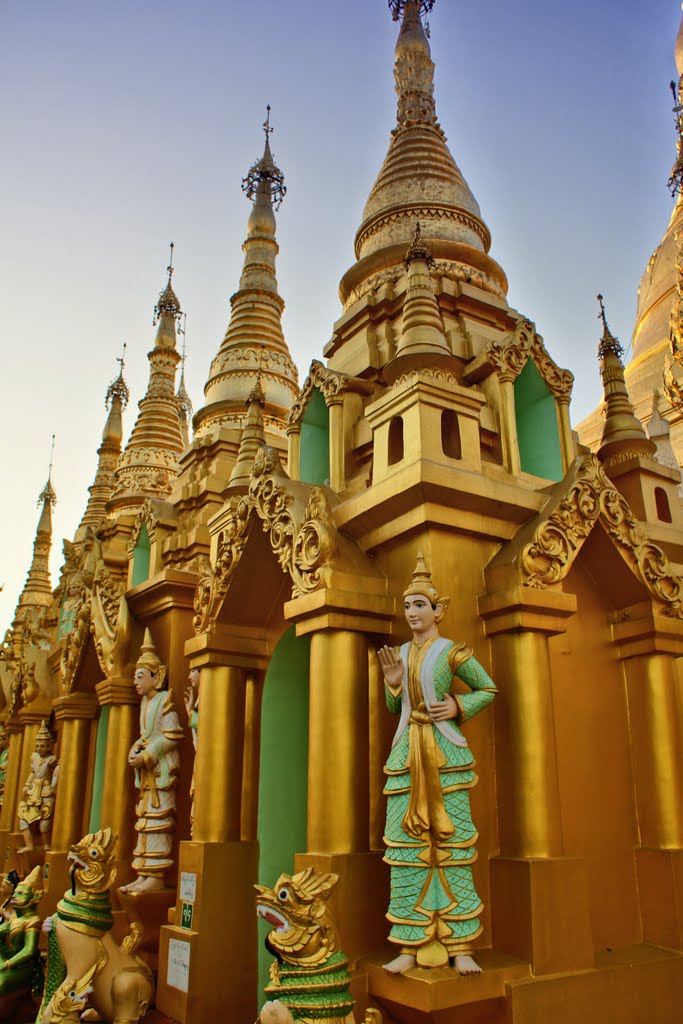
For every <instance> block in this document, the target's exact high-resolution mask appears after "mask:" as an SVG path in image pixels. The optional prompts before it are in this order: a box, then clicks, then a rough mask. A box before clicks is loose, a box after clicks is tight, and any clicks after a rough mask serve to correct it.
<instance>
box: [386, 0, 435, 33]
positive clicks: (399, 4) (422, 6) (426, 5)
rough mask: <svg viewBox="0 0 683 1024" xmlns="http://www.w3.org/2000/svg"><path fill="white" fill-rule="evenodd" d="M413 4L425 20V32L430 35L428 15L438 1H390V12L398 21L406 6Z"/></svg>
mask: <svg viewBox="0 0 683 1024" xmlns="http://www.w3.org/2000/svg"><path fill="white" fill-rule="evenodd" d="M410 2H413V3H414V4H415V6H416V7H417V9H418V13H419V15H420V17H424V18H425V32H426V33H427V35H429V22H428V21H427V20H426V19H427V15H428V14H431V12H432V9H433V7H434V4H435V3H436V0H388V3H389V10H390V11H391V16H392V18H393V19H394V21H398V20H399V18H400V17H401V15H402V14H403V10H404V8H405V7H406V5H407V4H408V3H410Z"/></svg>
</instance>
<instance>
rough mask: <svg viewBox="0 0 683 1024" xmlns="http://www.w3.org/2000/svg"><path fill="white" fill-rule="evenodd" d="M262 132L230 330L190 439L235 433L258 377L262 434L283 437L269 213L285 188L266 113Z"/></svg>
mask: <svg viewBox="0 0 683 1024" xmlns="http://www.w3.org/2000/svg"><path fill="white" fill-rule="evenodd" d="M264 129H265V133H266V141H265V147H264V151H263V156H262V157H261V159H260V160H258V161H257V162H256V163H255V164H254V165H253V167H252V168H251V170H250V171H249V173H248V175H247V177H246V178H245V179H244V181H243V182H242V188H243V190H244V192H245V193H246V195H247V198H248V199H251V200H252V201H253V204H254V205H253V208H252V211H251V214H250V216H249V222H248V227H247V238H246V241H245V243H244V246H243V251H244V266H243V269H242V276H241V278H240V285H239V290H238V291H237V292H235V294H234V295H233V296H232V298H231V299H230V304H231V306H232V314H231V317H230V324H229V326H228V329H227V331H226V333H225V337H224V338H223V341H222V343H221V346H220V349H219V350H218V354H217V355H216V357H215V359H214V360H213V363H212V364H211V370H210V373H209V379H208V381H207V383H206V386H205V388H204V395H205V402H204V405H203V407H202V408H201V409H200V410H199V411H198V412H197V413H196V415H195V418H194V428H195V432H196V433H201V434H206V433H207V432H210V431H211V430H214V429H217V428H220V427H227V428H233V429H240V428H241V423H242V417H243V415H244V406H245V402H246V401H247V397H248V395H249V394H250V392H251V390H252V388H253V387H254V385H255V383H256V380H257V378H259V377H260V379H261V381H262V387H263V394H264V398H265V405H264V408H263V415H264V422H265V426H266V429H267V430H268V431H271V432H273V433H274V434H276V435H279V436H280V437H284V435H285V419H286V416H287V412H288V410H289V409H290V408H291V406H292V403H293V402H294V399H295V398H296V396H297V393H298V389H299V385H298V376H297V371H296V367H295V365H294V363H293V362H292V357H291V355H290V353H289V349H288V347H287V343H286V342H285V338H284V335H283V333H282V323H281V316H282V311H283V310H284V306H285V304H284V302H283V300H282V298H281V297H280V295H279V293H278V288H277V278H276V276H275V258H276V256H277V254H278V251H279V249H278V244H277V242H276V240H275V214H274V211H273V206H275V207H276V208H277V207H279V205H280V203H281V202H282V200H283V198H284V196H285V193H286V188H285V184H284V176H283V174H282V172H281V171H280V169H279V168H278V167H277V166H276V164H275V161H274V160H273V155H272V153H271V150H270V140H269V135H270V133H271V132H272V130H273V129H272V128H271V126H270V107H268V118H267V120H266V122H265V124H264ZM261 364H262V366H261ZM260 366H261V369H259V367H260Z"/></svg>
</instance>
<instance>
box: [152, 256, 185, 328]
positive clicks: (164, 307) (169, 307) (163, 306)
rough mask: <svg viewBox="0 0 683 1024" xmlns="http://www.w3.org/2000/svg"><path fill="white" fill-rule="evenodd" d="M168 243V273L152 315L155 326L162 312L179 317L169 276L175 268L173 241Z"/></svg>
mask: <svg viewBox="0 0 683 1024" xmlns="http://www.w3.org/2000/svg"><path fill="white" fill-rule="evenodd" d="M170 244H171V256H170V259H169V261H168V266H167V267H166V271H167V273H168V281H167V282H166V287H165V288H164V290H163V291H162V292H161V294H160V295H159V298H158V299H157V304H156V306H155V307H154V316H153V318H152V325H153V326H155V325H156V323H157V322H158V321H159V320H160V319H161V316H162V313H170V314H171V316H172V317H173V319H174V320H179V319H180V313H181V310H180V302H179V301H178V296H177V295H176V293H175V292H174V291H173V287H172V285H171V278H172V277H173V271H174V269H175V268H174V266H173V250H174V249H175V244H174V243H173V242H171V243H170Z"/></svg>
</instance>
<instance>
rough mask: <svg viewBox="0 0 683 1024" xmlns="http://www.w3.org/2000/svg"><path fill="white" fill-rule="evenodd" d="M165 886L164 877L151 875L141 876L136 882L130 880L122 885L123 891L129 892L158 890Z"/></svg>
mask: <svg viewBox="0 0 683 1024" xmlns="http://www.w3.org/2000/svg"><path fill="white" fill-rule="evenodd" d="M163 888H164V880H163V878H152V876H151V875H144V876H141V877H140V878H136V879H135V881H134V882H129V883H128V885H126V886H121V890H122V892H129V893H131V894H135V893H139V892H158V891H159V890H160V889H163Z"/></svg>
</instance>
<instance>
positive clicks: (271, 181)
mask: <svg viewBox="0 0 683 1024" xmlns="http://www.w3.org/2000/svg"><path fill="white" fill-rule="evenodd" d="M263 130H264V132H265V136H266V142H265V146H264V148H263V156H262V157H261V159H260V160H257V161H256V163H255V164H252V166H251V167H250V168H249V171H248V173H247V176H246V178H243V179H242V191H243V192H244V193H245V194H246V196H247V199H251V200H252V202H253V200H255V199H256V197H257V195H259V193H261V194H262V193H264V192H265V193H266V194H268V195H269V196H270V201H271V203H272V204H273V206H274V207H275V209H276V210H278V209H279V208H280V204H281V202H282V200H283V199H284V198H285V196H286V194H287V188H286V186H285V176H284V174H283V173H282V171H281V170H280V168H279V167H278V166H277V164H276V163H275V161H274V159H273V154H272V153H271V150H270V136H271V134H272V133H273V131H274V130H275V129H274V128H273V126H272V125H271V123H270V104H268V106H267V107H266V119H265V121H264V122H263Z"/></svg>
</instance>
